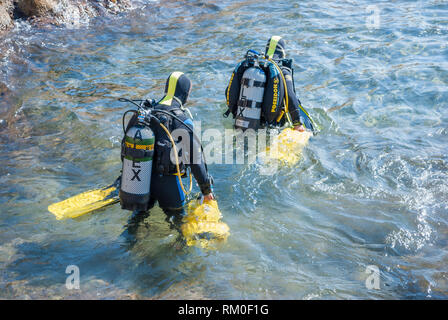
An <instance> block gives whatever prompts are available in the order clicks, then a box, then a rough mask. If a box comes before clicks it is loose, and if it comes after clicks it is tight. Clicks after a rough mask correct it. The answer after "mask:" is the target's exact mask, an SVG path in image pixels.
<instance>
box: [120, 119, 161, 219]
mask: <svg viewBox="0 0 448 320" xmlns="http://www.w3.org/2000/svg"><path fill="white" fill-rule="evenodd" d="M123 118H124V116H123ZM143 120H144V117H143V116H141V115H140V114H139V116H138V120H137V121H134V123H132V122H131V123H130V124H129V125H128V128H127V129H126V130H125V136H124V138H123V142H122V145H121V155H122V158H123V167H122V174H121V186H120V193H119V197H120V204H121V208H122V209H125V210H132V211H133V210H137V211H147V210H148V204H149V197H150V191H151V171H152V160H153V155H154V141H155V136H154V133H153V131H152V130H151V129H150V128H149V126H148V125H147V124H146V123H144V121H143Z"/></svg>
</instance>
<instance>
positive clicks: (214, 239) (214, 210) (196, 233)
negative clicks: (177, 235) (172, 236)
mask: <svg viewBox="0 0 448 320" xmlns="http://www.w3.org/2000/svg"><path fill="white" fill-rule="evenodd" d="M221 218H222V215H221V212H220V211H219V208H218V203H217V202H216V200H212V201H208V202H204V203H202V204H201V203H200V201H199V200H193V201H191V202H190V203H189V204H188V208H187V214H186V216H185V217H184V218H183V219H182V222H183V224H182V226H181V231H182V234H183V236H184V237H185V240H186V241H187V245H188V246H198V247H201V248H208V249H212V248H213V247H214V245H215V244H217V243H218V242H222V241H225V240H227V237H228V236H229V234H230V233H229V226H228V225H227V224H226V223H224V222H222V221H220V220H221Z"/></svg>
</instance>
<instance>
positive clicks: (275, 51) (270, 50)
mask: <svg viewBox="0 0 448 320" xmlns="http://www.w3.org/2000/svg"><path fill="white" fill-rule="evenodd" d="M285 45H286V43H285V40H283V39H282V37H279V36H272V37H271V38H270V39H269V41H268V43H267V44H266V51H265V55H266V56H268V54H269V57H270V58H272V59H274V60H279V59H284V58H286V53H285V49H286V48H285Z"/></svg>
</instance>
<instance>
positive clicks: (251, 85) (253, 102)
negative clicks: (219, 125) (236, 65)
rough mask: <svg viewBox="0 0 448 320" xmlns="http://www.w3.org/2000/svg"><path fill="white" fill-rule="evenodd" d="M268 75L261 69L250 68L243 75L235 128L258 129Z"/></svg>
mask: <svg viewBox="0 0 448 320" xmlns="http://www.w3.org/2000/svg"><path fill="white" fill-rule="evenodd" d="M265 84H266V75H265V73H264V71H263V70H262V69H261V68H258V67H250V68H249V69H247V70H246V71H244V73H243V77H242V80H241V89H240V97H239V100H238V104H237V107H238V108H237V114H236V117H235V128H240V129H242V130H243V131H244V130H246V129H249V128H251V129H258V127H259V125H260V117H261V105H262V103H263V95H264V87H265Z"/></svg>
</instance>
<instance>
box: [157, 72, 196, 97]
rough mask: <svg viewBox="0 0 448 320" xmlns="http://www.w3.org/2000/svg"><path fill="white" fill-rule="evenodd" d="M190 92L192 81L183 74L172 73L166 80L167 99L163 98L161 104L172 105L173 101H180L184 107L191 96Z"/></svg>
mask: <svg viewBox="0 0 448 320" xmlns="http://www.w3.org/2000/svg"><path fill="white" fill-rule="evenodd" d="M190 90H191V81H190V79H189V78H188V77H187V76H186V75H185V74H184V73H183V72H178V71H175V72H173V73H171V74H170V76H169V77H168V79H167V80H166V85H165V97H163V99H162V100H161V101H160V103H162V104H166V105H171V104H172V102H173V99H174V100H177V99H179V101H180V102H182V105H184V104H185V103H186V102H187V99H188V96H189V95H190ZM176 98H177V99H176Z"/></svg>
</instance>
